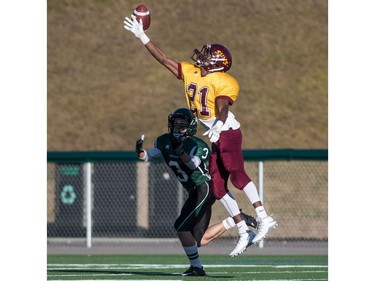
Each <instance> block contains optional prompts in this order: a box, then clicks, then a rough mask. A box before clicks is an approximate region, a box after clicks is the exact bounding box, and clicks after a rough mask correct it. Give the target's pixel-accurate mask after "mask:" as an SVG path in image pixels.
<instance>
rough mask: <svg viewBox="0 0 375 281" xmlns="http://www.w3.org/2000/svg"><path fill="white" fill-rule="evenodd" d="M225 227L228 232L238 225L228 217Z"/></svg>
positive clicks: (224, 221) (224, 222)
mask: <svg viewBox="0 0 375 281" xmlns="http://www.w3.org/2000/svg"><path fill="white" fill-rule="evenodd" d="M223 225H224V227H225V229H226V230H228V229H231V228H232V227H235V226H236V223H235V222H234V220H233V218H231V217H227V218H226V219H225V220H223Z"/></svg>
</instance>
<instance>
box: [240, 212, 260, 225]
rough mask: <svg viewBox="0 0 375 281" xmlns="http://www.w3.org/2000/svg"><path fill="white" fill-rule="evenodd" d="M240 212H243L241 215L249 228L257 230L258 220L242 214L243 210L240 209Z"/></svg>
mask: <svg viewBox="0 0 375 281" xmlns="http://www.w3.org/2000/svg"><path fill="white" fill-rule="evenodd" d="M240 212H241V215H242V217H243V219H244V221H245V223H246V224H247V225H248V226H251V227H253V228H257V226H258V222H257V220H256V219H255V218H254V217H253V216H250V215H247V214H245V213H244V212H242V210H241V209H240Z"/></svg>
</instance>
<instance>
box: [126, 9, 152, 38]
mask: <svg viewBox="0 0 375 281" xmlns="http://www.w3.org/2000/svg"><path fill="white" fill-rule="evenodd" d="M130 17H131V18H132V19H129V18H128V17H126V18H125V20H124V28H125V29H126V30H129V31H130V32H132V33H133V34H134V35H135V37H137V38H139V39H141V41H142V43H143V45H146V44H147V43H148V42H149V41H150V39H149V38H148V37H147V35H146V33H145V31H144V30H143V23H142V19H141V20H140V22H138V21H137V18H136V17H135V15H131V16H130Z"/></svg>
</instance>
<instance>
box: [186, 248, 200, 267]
mask: <svg viewBox="0 0 375 281" xmlns="http://www.w3.org/2000/svg"><path fill="white" fill-rule="evenodd" d="M184 250H185V253H186V255H187V257H188V258H189V261H190V265H192V266H195V267H202V264H201V261H200V259H199V255H198V247H197V243H196V242H195V244H194V245H193V246H189V247H184Z"/></svg>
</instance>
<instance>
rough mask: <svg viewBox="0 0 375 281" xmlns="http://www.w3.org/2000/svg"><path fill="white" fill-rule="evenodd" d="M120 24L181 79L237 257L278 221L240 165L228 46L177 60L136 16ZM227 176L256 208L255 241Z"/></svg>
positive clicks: (235, 89)
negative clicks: (232, 227) (233, 228)
mask: <svg viewBox="0 0 375 281" xmlns="http://www.w3.org/2000/svg"><path fill="white" fill-rule="evenodd" d="M124 28H125V29H126V30H128V31H130V32H132V33H133V34H134V35H135V36H136V37H137V38H139V39H140V40H141V42H142V43H143V45H144V46H145V47H146V48H147V50H148V51H149V52H150V54H151V55H152V56H153V57H154V58H155V59H156V60H157V61H159V62H160V63H161V64H162V65H164V66H165V67H166V68H167V69H168V70H169V71H171V72H172V73H173V74H174V75H175V76H176V77H177V78H178V79H181V80H183V82H184V86H185V87H184V91H185V96H186V100H187V103H188V105H189V107H190V109H191V110H192V111H193V112H194V114H195V115H196V116H197V117H198V120H199V122H200V123H201V124H202V125H203V126H204V128H205V129H206V132H205V133H204V135H208V137H209V139H210V141H211V142H212V154H211V156H210V159H209V172H210V175H211V177H212V189H213V194H214V196H215V198H216V199H217V200H220V201H221V202H222V204H223V205H224V207H225V208H226V210H227V211H228V213H229V215H230V216H232V217H233V220H234V221H235V222H236V224H237V231H238V236H239V239H238V242H237V245H236V247H235V248H234V250H233V251H232V252H231V253H230V254H229V255H230V256H231V257H235V256H237V255H239V254H241V253H243V252H244V251H245V250H246V248H247V247H248V245H250V244H251V243H258V242H259V241H261V240H263V239H264V238H265V237H266V235H267V234H268V232H269V231H270V230H271V229H273V228H275V227H277V222H276V221H275V220H274V219H273V218H272V217H271V216H269V215H268V214H267V212H266V210H265V208H264V206H263V204H262V202H261V200H260V197H259V194H258V191H257V189H256V186H255V184H254V183H253V181H252V180H251V179H250V177H249V176H248V175H247V174H246V172H245V169H244V160H243V155H242V148H241V145H242V132H241V129H240V123H239V122H238V121H237V120H236V118H235V116H234V114H233V113H232V112H230V111H229V106H231V105H232V104H233V103H234V102H235V100H236V99H237V97H238V94H239V85H238V83H237V81H236V79H234V78H233V77H232V76H231V75H229V74H228V73H226V72H227V71H228V70H229V69H230V68H231V66H232V56H231V54H230V52H229V50H228V49H227V48H226V47H224V46H223V45H221V44H206V45H204V46H203V48H202V50H201V51H199V50H197V49H195V50H194V52H193V55H192V57H191V58H192V60H193V61H194V64H191V63H188V62H180V63H178V62H176V61H175V60H173V59H171V58H169V57H168V56H167V55H165V54H164V53H163V51H162V50H161V49H160V48H159V47H157V46H156V45H155V44H154V43H153V42H152V41H151V40H150V39H149V37H148V36H147V35H146V34H145V32H144V30H143V24H142V21H140V22H138V21H137V20H136V18H135V16H133V15H132V16H131V19H130V18H128V17H126V18H125V21H124ZM229 178H230V180H231V182H232V183H233V185H234V186H235V187H236V188H237V189H239V190H243V191H244V192H245V194H246V196H247V198H248V199H249V201H250V202H251V204H252V205H253V207H254V208H255V212H256V214H257V220H258V227H257V234H256V236H255V237H254V239H252V238H251V237H250V236H249V235H248V232H247V231H248V227H247V225H246V223H245V222H244V220H243V218H242V217H241V215H240V210H239V207H238V204H237V202H236V200H235V199H234V197H233V195H232V194H231V193H230V192H229V190H228V186H227V182H228V179H229Z"/></svg>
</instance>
